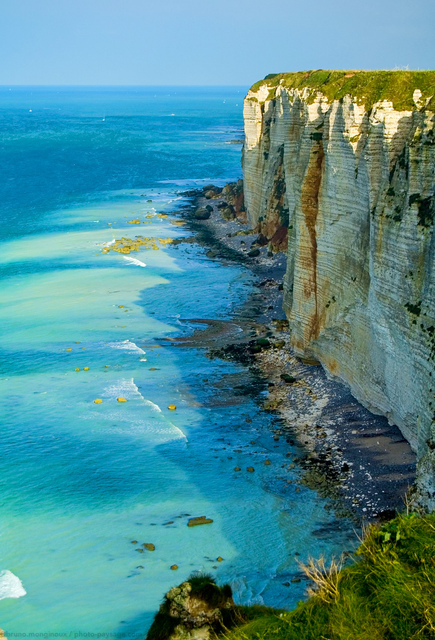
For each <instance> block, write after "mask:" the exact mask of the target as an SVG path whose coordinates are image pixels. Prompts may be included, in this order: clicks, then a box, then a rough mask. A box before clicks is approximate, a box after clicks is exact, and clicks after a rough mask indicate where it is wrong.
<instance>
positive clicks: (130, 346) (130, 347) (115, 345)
mask: <svg viewBox="0 0 435 640" xmlns="http://www.w3.org/2000/svg"><path fill="white" fill-rule="evenodd" d="M108 346H109V347H112V349H123V350H125V351H132V352H136V353H140V354H141V355H142V356H144V355H145V354H146V351H144V350H143V349H141V348H140V347H138V346H137V344H135V343H134V342H131V341H130V340H124V341H123V342H109V344H108Z"/></svg>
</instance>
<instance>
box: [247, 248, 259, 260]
mask: <svg viewBox="0 0 435 640" xmlns="http://www.w3.org/2000/svg"><path fill="white" fill-rule="evenodd" d="M259 255H260V249H251V251H248V256H249V257H250V258H257V256H259Z"/></svg>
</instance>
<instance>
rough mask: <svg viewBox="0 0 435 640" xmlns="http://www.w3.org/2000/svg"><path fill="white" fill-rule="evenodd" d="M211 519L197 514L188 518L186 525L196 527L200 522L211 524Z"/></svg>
mask: <svg viewBox="0 0 435 640" xmlns="http://www.w3.org/2000/svg"><path fill="white" fill-rule="evenodd" d="M212 522H213V520H212V519H211V518H207V517H206V516H198V517H197V518H190V519H189V521H188V523H187V526H188V527H197V526H198V525H200V524H211V523H212Z"/></svg>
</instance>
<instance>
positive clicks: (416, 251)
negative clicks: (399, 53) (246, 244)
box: [243, 71, 435, 509]
mask: <svg viewBox="0 0 435 640" xmlns="http://www.w3.org/2000/svg"><path fill="white" fill-rule="evenodd" d="M433 96H435V72H405V71H391V72H387V71H385V72H353V71H350V72H345V71H337V72H330V71H317V72H301V73H290V74H280V75H273V76H267V77H266V78H265V80H264V81H261V82H259V83H257V84H256V85H254V86H253V87H252V89H251V90H250V91H249V93H248V95H247V97H246V99H245V104H244V117H245V135H246V139H245V145H244V150H243V174H244V196H245V206H246V209H247V215H248V219H249V220H250V222H251V224H252V225H253V226H255V227H256V228H257V230H258V232H259V233H261V234H263V235H264V236H265V237H266V238H267V239H268V241H269V243H270V248H271V249H276V248H278V249H282V248H283V247H285V246H286V245H287V243H288V249H287V254H288V262H287V273H286V277H285V281H284V294H285V295H284V308H285V312H286V315H287V317H288V320H289V326H290V332H291V344H292V347H293V349H294V350H295V353H296V354H297V355H298V356H300V357H303V358H304V359H308V360H313V361H314V360H316V361H320V362H321V363H322V365H323V367H324V368H325V369H326V370H327V371H328V372H329V373H330V374H331V375H332V376H337V377H338V378H340V379H341V380H343V381H344V382H345V383H346V384H348V385H349V387H350V389H351V391H352V393H353V395H354V396H355V397H356V398H357V399H358V400H359V401H360V402H362V403H363V404H364V405H365V406H367V407H368V408H369V409H370V410H372V411H373V412H375V413H381V414H384V415H385V416H387V417H388V419H389V420H390V422H392V423H395V424H396V425H398V427H399V428H400V429H401V431H402V433H403V434H404V436H405V437H406V438H407V440H409V442H410V443H411V446H412V447H413V448H414V450H415V451H416V452H417V455H418V461H419V462H418V489H419V495H420V499H421V501H422V502H423V503H424V504H425V505H426V506H428V507H429V508H430V509H434V508H435V479H434V478H435V422H434V419H435V413H434V409H435V398H434V393H435V367H434V359H435V238H434V232H433V227H434V207H435V131H434V123H435V115H434V114H435V99H434V98H433Z"/></svg>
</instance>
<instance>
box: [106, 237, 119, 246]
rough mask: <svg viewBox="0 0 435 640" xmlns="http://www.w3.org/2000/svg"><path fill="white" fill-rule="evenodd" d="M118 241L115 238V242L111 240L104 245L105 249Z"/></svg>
mask: <svg viewBox="0 0 435 640" xmlns="http://www.w3.org/2000/svg"><path fill="white" fill-rule="evenodd" d="M115 242H116V240H115V238H113V240H111V241H110V242H105V243H104V244H103V246H104V247H110V245H111V244H115Z"/></svg>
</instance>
